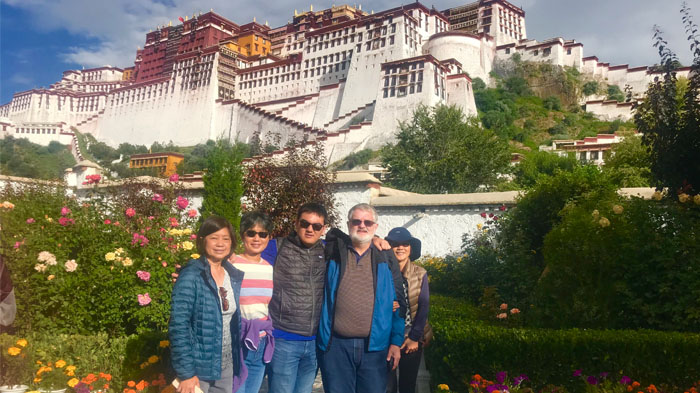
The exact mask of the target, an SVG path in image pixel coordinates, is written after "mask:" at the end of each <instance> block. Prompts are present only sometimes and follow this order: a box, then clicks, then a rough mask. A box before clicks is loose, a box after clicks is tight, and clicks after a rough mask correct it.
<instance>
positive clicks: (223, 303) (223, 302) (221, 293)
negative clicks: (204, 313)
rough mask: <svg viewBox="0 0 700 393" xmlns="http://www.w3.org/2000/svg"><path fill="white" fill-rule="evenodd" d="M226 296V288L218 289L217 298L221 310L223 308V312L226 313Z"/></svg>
mask: <svg viewBox="0 0 700 393" xmlns="http://www.w3.org/2000/svg"><path fill="white" fill-rule="evenodd" d="M226 295H227V292H226V288H224V287H219V296H221V308H223V309H224V311H228V299H227V298H226Z"/></svg>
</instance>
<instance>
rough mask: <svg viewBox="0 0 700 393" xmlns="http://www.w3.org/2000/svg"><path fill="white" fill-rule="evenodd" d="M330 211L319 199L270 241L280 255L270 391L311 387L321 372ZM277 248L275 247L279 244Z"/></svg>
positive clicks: (273, 305) (272, 310) (287, 392)
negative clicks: (319, 357)
mask: <svg viewBox="0 0 700 393" xmlns="http://www.w3.org/2000/svg"><path fill="white" fill-rule="evenodd" d="M327 222H328V213H327V212H326V209H325V208H324V207H323V206H322V205H320V204H318V203H307V204H304V205H303V206H301V207H300V208H299V210H298V212H297V221H296V223H295V227H294V233H292V234H291V235H289V236H287V237H285V238H278V239H274V240H272V241H270V245H268V248H270V247H275V248H276V251H277V255H276V257H275V258H270V259H268V258H269V256H266V255H265V253H264V254H263V258H265V259H267V260H272V261H275V262H274V263H275V265H274V266H275V267H274V275H273V283H274V284H273V291H272V299H271V300H270V304H269V312H270V318H271V319H272V324H273V327H274V337H275V353H274V356H273V357H272V361H271V362H270V368H269V374H268V377H269V382H270V388H269V391H270V393H302V392H303V393H308V392H310V391H311V389H312V387H313V382H314V379H315V378H316V368H317V363H316V332H317V330H318V321H319V319H320V315H321V305H322V304H323V286H324V282H325V276H326V260H325V253H324V244H323V242H321V236H323V234H324V233H325V231H326V223H327ZM275 248H273V250H274V249H275Z"/></svg>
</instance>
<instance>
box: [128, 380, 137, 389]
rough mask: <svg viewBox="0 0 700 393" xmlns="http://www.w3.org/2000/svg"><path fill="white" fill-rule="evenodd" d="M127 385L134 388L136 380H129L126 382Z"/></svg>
mask: <svg viewBox="0 0 700 393" xmlns="http://www.w3.org/2000/svg"><path fill="white" fill-rule="evenodd" d="M126 386H128V387H130V388H133V387H134V386H136V382H134V381H129V382H127V383H126Z"/></svg>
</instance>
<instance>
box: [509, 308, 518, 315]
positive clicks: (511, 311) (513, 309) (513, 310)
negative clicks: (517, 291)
mask: <svg viewBox="0 0 700 393" xmlns="http://www.w3.org/2000/svg"><path fill="white" fill-rule="evenodd" d="M510 313H511V314H520V309H517V308H511V309H510Z"/></svg>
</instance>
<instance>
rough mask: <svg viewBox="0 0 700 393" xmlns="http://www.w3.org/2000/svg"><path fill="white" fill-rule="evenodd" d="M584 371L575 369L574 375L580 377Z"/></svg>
mask: <svg viewBox="0 0 700 393" xmlns="http://www.w3.org/2000/svg"><path fill="white" fill-rule="evenodd" d="M582 373H583V370H581V369H578V370H574V377H580V376H581V374H582Z"/></svg>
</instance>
